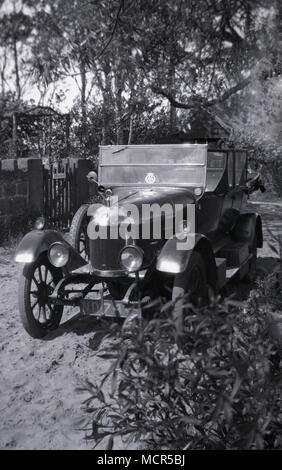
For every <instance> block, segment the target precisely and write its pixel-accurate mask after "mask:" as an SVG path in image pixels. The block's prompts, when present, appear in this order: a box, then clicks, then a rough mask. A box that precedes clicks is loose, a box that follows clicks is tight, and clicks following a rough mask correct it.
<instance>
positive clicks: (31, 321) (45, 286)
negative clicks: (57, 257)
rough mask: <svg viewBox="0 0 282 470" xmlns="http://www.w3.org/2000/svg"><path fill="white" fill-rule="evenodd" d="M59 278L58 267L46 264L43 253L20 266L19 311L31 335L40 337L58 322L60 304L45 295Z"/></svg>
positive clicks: (51, 290) (60, 314) (60, 276)
mask: <svg viewBox="0 0 282 470" xmlns="http://www.w3.org/2000/svg"><path fill="white" fill-rule="evenodd" d="M61 278H62V272H61V270H60V269H58V268H55V267H54V266H52V265H51V264H50V262H49V260H48V258H47V255H46V254H43V255H41V256H40V257H39V258H38V260H37V261H35V262H34V263H28V264H25V265H24V267H23V270H22V273H21V275H20V282H19V311H20V316H21V320H22V323H23V326H24V328H25V330H26V331H27V332H28V333H29V334H30V336H32V337H33V338H42V337H43V336H45V335H46V334H47V333H48V332H49V331H50V330H54V329H56V328H58V326H59V324H60V321H61V318H62V314H63V309H64V307H63V305H54V304H52V303H51V301H50V300H49V296H50V295H51V294H52V292H53V291H54V289H55V286H56V284H57V283H58V282H59V280H60V279H61Z"/></svg>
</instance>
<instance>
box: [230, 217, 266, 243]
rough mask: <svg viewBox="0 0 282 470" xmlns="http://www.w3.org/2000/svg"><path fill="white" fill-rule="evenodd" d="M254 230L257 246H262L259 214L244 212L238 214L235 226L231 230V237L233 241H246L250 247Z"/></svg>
mask: <svg viewBox="0 0 282 470" xmlns="http://www.w3.org/2000/svg"><path fill="white" fill-rule="evenodd" d="M254 232H255V234H256V238H257V247H258V248H262V246H263V234H262V222H261V217H260V215H259V214H257V213H255V212H246V213H244V214H240V216H239V217H238V220H237V222H236V225H235V227H234V228H233V230H232V232H231V237H232V239H233V240H235V241H240V242H248V244H249V246H250V247H251V245H252V242H253V235H254Z"/></svg>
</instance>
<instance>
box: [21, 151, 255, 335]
mask: <svg viewBox="0 0 282 470" xmlns="http://www.w3.org/2000/svg"><path fill="white" fill-rule="evenodd" d="M88 180H89V184H90V185H92V187H93V188H94V189H95V190H96V191H95V192H96V194H97V195H98V199H97V197H96V199H95V200H94V199H93V200H91V201H89V203H88V204H85V205H83V206H82V207H80V208H79V209H78V211H77V213H76V214H75V216H74V219H73V222H72V225H71V229H70V233H69V238H68V241H67V240H66V238H65V237H64V236H63V235H62V234H61V233H60V232H58V231H55V230H50V229H45V226H44V225H45V223H44V219H42V218H41V219H38V220H37V222H36V224H35V228H34V230H32V231H31V232H29V233H28V234H27V235H25V236H24V238H23V239H22V240H21V242H20V244H19V246H18V248H17V251H16V254H15V260H16V261H18V262H20V263H23V269H22V273H21V276H20V282H19V310H20V315H21V319H22V322H23V325H24V327H25V329H26V330H27V332H28V333H29V334H30V335H31V336H33V337H35V338H39V337H42V336H44V335H45V334H47V332H48V331H50V330H52V329H55V328H57V327H58V326H59V323H60V320H61V317H62V314H63V308H64V306H66V305H68V306H74V307H79V308H80V312H81V314H82V315H88V314H93V315H97V316H103V315H109V316H118V317H126V316H127V315H128V314H129V312H132V311H135V310H137V311H138V313H140V312H142V311H143V312H145V311H146V310H147V312H150V308H151V306H152V305H153V304H154V302H155V301H156V299H159V298H161V299H165V300H172V301H173V302H174V310H175V311H176V312H178V313H177V315H176V317H175V318H176V319H178V320H177V321H179V318H181V315H180V314H179V312H182V311H183V308H182V306H183V299H184V297H185V295H184V294H186V293H187V295H189V296H190V300H191V302H195V303H199V302H201V303H204V302H207V301H208V297H209V292H211V291H213V292H219V291H220V290H221V289H222V288H223V287H224V286H225V284H226V283H227V282H228V280H229V279H231V278H233V277H234V276H238V277H239V278H240V279H243V278H245V277H251V276H253V274H254V270H255V262H256V256H257V247H262V243H263V239H262V224H261V218H260V216H259V215H258V214H256V213H253V212H246V211H244V203H245V200H246V198H247V194H249V193H250V192H252V191H254V190H256V189H259V188H260V189H263V188H262V184H261V181H260V178H259V176H256V177H254V178H252V179H251V180H248V173H247V152H246V151H244V150H234V149H226V150H224V149H220V150H218V149H217V150H210V149H208V146H207V145H203V144H180V145H128V146H101V147H100V156H99V169H98V176H97V174H96V173H95V172H94V171H93V172H90V173H89V175H88ZM86 183H87V182H86ZM164 206H165V207H164ZM145 209H146V210H145ZM134 211H135V213H134V214H133V212H134ZM112 214H114V216H113V217H112ZM136 214H137V215H136ZM179 214H180V216H179ZM137 216H138V217H137ZM100 229H101V230H100ZM100 232H101V233H100ZM101 234H102V235H101ZM186 303H187V302H186Z"/></svg>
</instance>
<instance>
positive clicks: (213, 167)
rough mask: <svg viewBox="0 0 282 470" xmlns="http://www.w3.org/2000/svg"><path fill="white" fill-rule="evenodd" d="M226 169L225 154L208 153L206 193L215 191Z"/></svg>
mask: <svg viewBox="0 0 282 470" xmlns="http://www.w3.org/2000/svg"><path fill="white" fill-rule="evenodd" d="M225 167H226V153H225V152H208V158H207V182H206V191H214V190H215V189H216V187H217V186H218V184H219V182H220V180H221V178H222V176H223V173H224V170H225Z"/></svg>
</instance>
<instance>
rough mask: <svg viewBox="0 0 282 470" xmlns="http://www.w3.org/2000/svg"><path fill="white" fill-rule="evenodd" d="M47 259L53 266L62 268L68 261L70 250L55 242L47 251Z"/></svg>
mask: <svg viewBox="0 0 282 470" xmlns="http://www.w3.org/2000/svg"><path fill="white" fill-rule="evenodd" d="M48 258H49V261H50V263H51V264H52V265H53V266H55V267H56V268H62V267H63V266H65V265H66V264H67V263H68V261H69V259H70V249H69V247H68V246H67V245H64V244H63V243H60V242H55V243H53V245H51V246H50V248H49V250H48Z"/></svg>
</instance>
